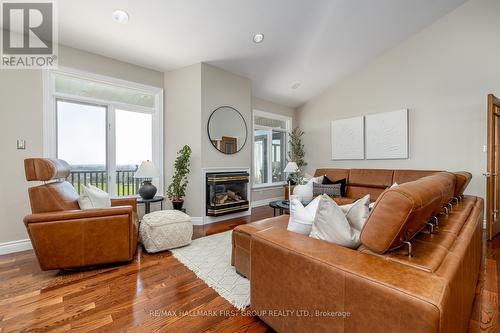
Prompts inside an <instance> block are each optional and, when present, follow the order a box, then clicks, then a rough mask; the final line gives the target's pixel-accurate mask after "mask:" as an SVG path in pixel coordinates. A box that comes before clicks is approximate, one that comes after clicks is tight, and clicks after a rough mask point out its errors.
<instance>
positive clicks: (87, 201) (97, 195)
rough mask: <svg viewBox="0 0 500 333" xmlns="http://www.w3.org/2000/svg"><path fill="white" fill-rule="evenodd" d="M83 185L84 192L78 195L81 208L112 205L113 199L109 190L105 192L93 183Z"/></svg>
mask: <svg viewBox="0 0 500 333" xmlns="http://www.w3.org/2000/svg"><path fill="white" fill-rule="evenodd" d="M82 187H83V192H82V194H80V196H79V197H78V205H79V206H80V209H94V208H109V207H111V199H110V197H109V194H108V193H107V192H104V191H103V190H101V189H99V188H97V187H95V186H93V185H87V186H85V185H82Z"/></svg>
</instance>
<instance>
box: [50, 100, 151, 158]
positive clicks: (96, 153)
mask: <svg viewBox="0 0 500 333" xmlns="http://www.w3.org/2000/svg"><path fill="white" fill-rule="evenodd" d="M115 114H116V116H115V119H116V120H115V121H116V123H115V124H116V164H117V165H136V164H137V165H139V164H141V162H142V161H145V160H151V159H152V140H153V139H152V138H153V135H152V115H151V114H147V113H140V112H130V111H124V110H118V109H117V110H115ZM57 130H58V132H57V155H58V158H61V159H63V160H66V161H67V162H68V163H69V164H70V165H82V164H84V165H85V164H93V165H95V164H101V165H104V164H105V163H106V108H105V107H102V106H94V105H87V104H78V103H71V102H65V101H58V102H57Z"/></svg>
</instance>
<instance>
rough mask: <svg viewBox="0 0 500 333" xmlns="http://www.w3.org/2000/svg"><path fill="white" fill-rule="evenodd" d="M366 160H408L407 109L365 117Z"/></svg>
mask: <svg viewBox="0 0 500 333" xmlns="http://www.w3.org/2000/svg"><path fill="white" fill-rule="evenodd" d="M365 134H366V159H369V160H375V159H398V158H408V109H404V110H398V111H391V112H383V113H377V114H370V115H367V116H365Z"/></svg>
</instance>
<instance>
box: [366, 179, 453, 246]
mask: <svg viewBox="0 0 500 333" xmlns="http://www.w3.org/2000/svg"><path fill="white" fill-rule="evenodd" d="M430 177H432V178H430ZM452 184H453V180H452V178H451V177H450V175H449V173H438V174H435V175H431V176H428V177H424V178H422V179H419V180H416V181H413V182H409V183H405V184H401V185H400V186H397V187H393V188H390V189H388V190H386V191H385V192H384V193H383V194H382V195H381V196H380V197H379V198H378V200H377V204H376V205H375V207H374V208H373V210H372V212H371V214H370V216H369V217H368V220H367V221H366V224H365V226H364V228H363V230H362V232H361V242H362V243H363V245H365V246H366V247H367V248H369V249H370V250H371V251H373V252H376V253H385V252H387V251H389V250H392V249H395V248H397V247H399V246H401V245H403V241H409V240H411V239H412V238H413V237H414V236H415V235H416V234H417V233H418V232H419V231H420V230H421V229H422V228H423V227H424V225H425V223H426V222H427V221H428V220H429V219H430V218H431V217H432V216H433V215H434V214H435V212H436V210H438V209H439V208H440V205H441V203H442V200H443V193H446V189H447V188H449V187H450V186H452ZM453 186H454V184H453Z"/></svg>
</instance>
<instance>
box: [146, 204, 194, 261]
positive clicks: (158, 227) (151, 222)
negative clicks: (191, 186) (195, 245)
mask: <svg viewBox="0 0 500 333" xmlns="http://www.w3.org/2000/svg"><path fill="white" fill-rule="evenodd" d="M140 232H141V241H142V245H144V248H145V249H146V251H147V252H149V253H155V252H160V251H165V250H169V249H173V248H176V247H180V246H184V245H188V244H189V243H191V238H192V237H193V224H192V223H191V217H189V215H187V214H185V213H183V212H181V211H178V210H160V211H156V212H152V213H149V214H146V215H144V217H143V218H142V222H141V230H140Z"/></svg>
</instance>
